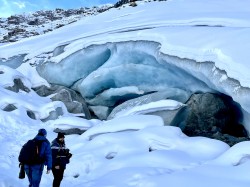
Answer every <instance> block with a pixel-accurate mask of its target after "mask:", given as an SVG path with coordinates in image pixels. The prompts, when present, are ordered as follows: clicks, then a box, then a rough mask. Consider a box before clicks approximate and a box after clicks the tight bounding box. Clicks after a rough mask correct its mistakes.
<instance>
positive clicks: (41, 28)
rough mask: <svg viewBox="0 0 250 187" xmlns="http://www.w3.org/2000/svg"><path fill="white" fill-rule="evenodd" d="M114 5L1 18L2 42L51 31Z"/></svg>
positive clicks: (38, 12)
mask: <svg viewBox="0 0 250 187" xmlns="http://www.w3.org/2000/svg"><path fill="white" fill-rule="evenodd" d="M111 7H113V5H111V4H110V5H103V6H100V7H93V8H91V9H90V8H80V9H69V10H63V9H59V8H58V9H56V10H46V11H43V10H41V11H37V12H35V13H32V14H31V13H30V14H22V15H14V16H10V17H8V18H0V44H1V43H9V42H15V41H19V40H22V39H23V38H28V37H31V36H36V35H41V34H44V33H47V32H51V31H52V30H54V29H57V28H60V27H63V26H65V25H68V24H70V23H73V22H76V21H78V20H80V19H82V18H83V17H85V16H89V15H96V14H99V13H101V12H104V11H106V10H108V9H109V8H111Z"/></svg>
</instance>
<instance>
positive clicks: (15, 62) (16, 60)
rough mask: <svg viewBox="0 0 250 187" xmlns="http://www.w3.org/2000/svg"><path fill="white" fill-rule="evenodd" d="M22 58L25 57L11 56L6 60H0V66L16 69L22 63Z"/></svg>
mask: <svg viewBox="0 0 250 187" xmlns="http://www.w3.org/2000/svg"><path fill="white" fill-rule="evenodd" d="M24 56H25V55H17V56H13V57H11V58H9V59H7V60H6V59H2V58H0V65H5V66H9V67H11V68H17V67H19V66H20V65H21V64H22V63H23V60H24Z"/></svg>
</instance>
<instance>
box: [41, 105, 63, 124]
mask: <svg viewBox="0 0 250 187" xmlns="http://www.w3.org/2000/svg"><path fill="white" fill-rule="evenodd" d="M62 115H63V110H62V108H61V107H58V108H56V110H55V111H51V112H50V113H49V116H48V117H47V118H45V119H41V121H43V122H46V121H49V120H55V119H57V118H58V117H59V116H62Z"/></svg>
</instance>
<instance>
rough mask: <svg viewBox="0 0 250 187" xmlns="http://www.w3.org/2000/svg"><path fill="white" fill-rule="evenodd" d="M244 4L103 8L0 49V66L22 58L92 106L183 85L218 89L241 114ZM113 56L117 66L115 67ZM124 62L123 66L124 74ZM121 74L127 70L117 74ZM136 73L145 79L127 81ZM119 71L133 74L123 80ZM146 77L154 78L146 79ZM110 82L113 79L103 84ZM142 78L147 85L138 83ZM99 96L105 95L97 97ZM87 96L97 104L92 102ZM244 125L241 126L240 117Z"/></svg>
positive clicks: (248, 78) (245, 87) (247, 81)
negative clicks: (236, 106)
mask: <svg viewBox="0 0 250 187" xmlns="http://www.w3.org/2000/svg"><path fill="white" fill-rule="evenodd" d="M248 5H249V4H248V2H247V1H240V2H236V1H235V0H230V1H228V2H227V3H224V2H222V1H216V2H215V1H212V2H210V3H209V4H208V5H207V4H205V3H203V2H201V1H198V0H192V1H180V0H175V1H166V2H165V1H164V2H151V3H147V2H138V6H137V7H131V6H127V7H126V8H119V9H110V10H109V11H106V12H104V13H102V14H99V15H96V16H89V17H86V18H83V19H82V20H81V21H78V22H76V23H73V24H71V25H68V26H65V27H63V28H60V29H57V30H55V31H53V32H51V33H48V34H46V35H41V36H37V37H34V38H29V39H24V40H22V41H20V42H16V43H14V44H9V45H4V46H1V47H0V51H1V54H0V58H1V59H2V60H0V64H6V65H7V64H8V63H9V64H10V62H11V63H12V64H15V63H16V64H20V63H21V62H23V61H26V62H27V63H32V64H40V66H41V67H40V68H38V71H39V73H40V75H41V76H43V77H44V78H45V79H47V80H48V81H49V82H51V83H57V84H62V85H65V86H72V85H73V83H76V84H75V85H74V87H73V88H74V89H76V90H78V91H80V92H81V94H82V95H83V97H85V98H87V99H89V100H90V101H89V102H90V103H91V104H93V103H96V102H98V101H99V100H98V98H101V99H102V100H105V98H106V97H109V98H110V97H111V96H116V95H127V94H128V92H129V93H130V94H137V95H138V94H141V93H147V92H152V91H160V90H162V88H163V87H164V88H167V87H178V88H181V89H187V87H188V86H187V85H192V87H190V88H188V90H191V91H192V92H197V91H218V92H221V93H224V94H226V95H230V96H231V97H232V98H233V99H234V100H235V101H236V102H238V103H240V105H241V107H242V109H243V111H246V114H247V113H249V112H250V104H249V103H250V102H249V97H248V93H249V87H250V74H249V73H248V69H249V62H248V61H249V60H248V59H249V53H248V52H247V51H246V50H247V49H248V48H249V45H250V42H249V40H250V37H249V34H248V33H249V29H250V27H249V26H250V21H249V20H250V19H249V17H250V11H249V9H248V8H247V7H248ZM140 41H143V42H144V43H140ZM93 45H94V46H93ZM133 46H136V47H135V48H136V50H135V48H134V47H133ZM18 55H22V56H21V57H20V56H18ZM11 57H12V58H11ZM9 58H10V60H8V59H9ZM117 59H119V61H120V65H121V66H117ZM142 61H143V62H142ZM147 61H150V62H147ZM138 63H139V64H143V65H147V66H139V64H138ZM148 63H150V64H148ZM125 64H127V66H128V67H129V68H125V69H124V67H123V66H124V65H125ZM135 64H138V65H136V66H135ZM148 65H149V66H148ZM61 66H63V69H64V71H63V73H62V74H60V73H59V72H61V70H62V69H61ZM152 66H153V67H154V68H155V69H154V70H153V69H152ZM163 66H165V67H163ZM111 67H116V69H114V68H112V69H111ZM126 69H127V70H129V71H128V72H125V71H123V70H126ZM142 69H144V70H145V74H144V75H142V76H137V78H133V76H134V75H136V74H138V73H136V72H138V71H140V72H141V70H142ZM167 70H169V71H167ZM122 72H123V74H126V75H130V73H129V72H134V73H132V74H131V76H127V78H128V79H127V80H126V81H123V80H124V76H123V74H122ZM153 72H154V73H155V75H154V76H155V77H158V78H155V79H147V77H152V76H153V74H152V73H153ZM156 72H157V73H156ZM171 72H175V73H174V75H173V76H172V75H171V78H169V77H168V76H163V75H169V74H171ZM176 72H178V74H179V75H177V74H176ZM65 75H67V76H65ZM100 75H101V78H100ZM120 75H121V76H120ZM176 75H177V76H176ZM139 77H140V78H139ZM112 79H114V80H119V82H118V81H115V82H114V84H110V81H112ZM140 79H141V80H140ZM142 79H144V80H147V82H146V83H145V84H142V83H141V82H142ZM131 80H133V81H131ZM135 80H137V81H139V83H138V82H137V83H136V81H135ZM172 81H174V82H172ZM155 82H157V84H155ZM92 83H93V84H95V86H93V84H92ZM134 83H135V84H134ZM101 85H102V86H104V88H103V87H102V86H101ZM152 85H155V86H156V87H152ZM131 86H136V87H137V88H136V89H135V88H133V87H131ZM110 88H116V90H115V91H114V90H109V89H110ZM93 89H95V90H93ZM131 89H132V91H131ZM103 91H106V92H105V93H103V94H102V93H101V92H103ZM97 93H99V95H98V96H96V94H97ZM115 93H116V94H115ZM94 97H96V99H97V100H95V101H93V100H92V99H93V98H94ZM103 98H104V99H103ZM94 105H95V104H94ZM105 105H107V104H105ZM247 116H248V115H246V116H245V119H247ZM244 123H245V124H244V125H245V126H246V127H247V128H248V129H249V124H247V120H245V121H244Z"/></svg>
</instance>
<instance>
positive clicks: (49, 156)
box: [45, 142, 52, 170]
mask: <svg viewBox="0 0 250 187" xmlns="http://www.w3.org/2000/svg"><path fill="white" fill-rule="evenodd" d="M45 165H47V170H51V169H52V154H51V148H50V143H49V142H46V146H45Z"/></svg>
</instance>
